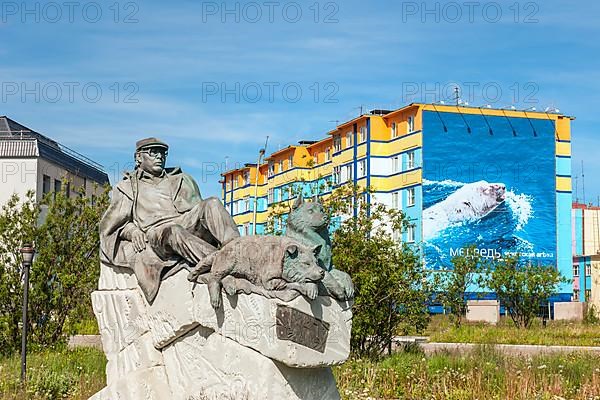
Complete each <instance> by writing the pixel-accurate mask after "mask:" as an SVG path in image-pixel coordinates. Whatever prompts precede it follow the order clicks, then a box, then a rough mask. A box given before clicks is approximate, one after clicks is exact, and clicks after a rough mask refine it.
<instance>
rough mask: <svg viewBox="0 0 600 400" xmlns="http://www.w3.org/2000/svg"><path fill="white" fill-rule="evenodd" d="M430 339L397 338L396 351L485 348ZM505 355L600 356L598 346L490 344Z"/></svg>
mask: <svg viewBox="0 0 600 400" xmlns="http://www.w3.org/2000/svg"><path fill="white" fill-rule="evenodd" d="M428 340H429V338H428V337H424V336H397V337H395V338H394V345H393V348H394V349H398V348H400V347H402V346H405V345H406V344H410V343H417V344H419V346H420V347H421V348H422V349H423V351H424V352H425V354H427V355H431V354H435V353H442V352H448V353H454V354H464V353H468V352H471V351H473V350H476V349H477V348H478V347H480V346H483V345H482V344H477V343H434V342H433V343H432V342H429V341H428ZM489 346H494V347H495V348H496V349H498V350H499V351H501V352H502V353H504V354H507V355H511V356H533V355H538V354H550V353H576V352H593V353H596V354H600V347H598V346H544V345H533V344H494V345H492V344H490V345H489Z"/></svg>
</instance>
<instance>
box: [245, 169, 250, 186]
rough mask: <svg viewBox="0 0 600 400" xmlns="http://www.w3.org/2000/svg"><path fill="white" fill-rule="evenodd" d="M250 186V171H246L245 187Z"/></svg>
mask: <svg viewBox="0 0 600 400" xmlns="http://www.w3.org/2000/svg"><path fill="white" fill-rule="evenodd" d="M249 184H250V171H244V185H249Z"/></svg>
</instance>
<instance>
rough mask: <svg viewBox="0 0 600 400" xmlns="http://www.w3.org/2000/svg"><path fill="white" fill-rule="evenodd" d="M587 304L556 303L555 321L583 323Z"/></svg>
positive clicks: (574, 302)
mask: <svg viewBox="0 0 600 400" xmlns="http://www.w3.org/2000/svg"><path fill="white" fill-rule="evenodd" d="M586 306H587V304H586V303H580V302H578V301H571V302H556V303H554V320H555V321H569V320H571V321H582V320H583V317H584V315H585V312H586Z"/></svg>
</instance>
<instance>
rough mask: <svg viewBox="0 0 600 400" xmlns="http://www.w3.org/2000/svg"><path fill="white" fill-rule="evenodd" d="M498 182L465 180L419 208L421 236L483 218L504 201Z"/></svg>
mask: <svg viewBox="0 0 600 400" xmlns="http://www.w3.org/2000/svg"><path fill="white" fill-rule="evenodd" d="M505 194H506V186H505V185H504V184H502V183H489V182H486V181H478V182H473V183H467V184H466V185H464V186H462V187H460V188H459V189H457V190H456V191H455V192H454V193H452V194H451V195H450V196H448V197H446V198H445V199H444V200H442V201H440V202H439V203H437V204H434V205H433V206H431V207H429V208H427V209H425V210H423V239H424V240H427V239H431V238H433V237H435V236H436V235H437V234H438V233H439V232H440V231H442V230H444V229H445V228H447V227H449V226H451V225H455V224H459V223H463V222H472V221H476V220H478V219H480V218H483V217H485V216H486V215H488V214H489V213H490V212H491V211H493V210H494V209H495V208H496V207H498V205H500V204H502V202H503V201H504V200H505Z"/></svg>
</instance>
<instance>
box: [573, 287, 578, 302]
mask: <svg viewBox="0 0 600 400" xmlns="http://www.w3.org/2000/svg"><path fill="white" fill-rule="evenodd" d="M573 301H579V289H573Z"/></svg>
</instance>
